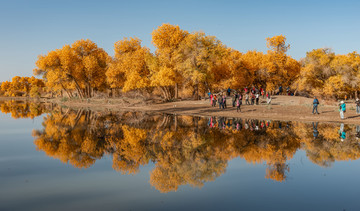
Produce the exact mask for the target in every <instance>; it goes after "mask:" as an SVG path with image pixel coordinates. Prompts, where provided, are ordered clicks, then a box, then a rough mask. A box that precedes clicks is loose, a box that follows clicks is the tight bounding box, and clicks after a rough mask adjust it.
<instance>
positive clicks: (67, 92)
mask: <svg viewBox="0 0 360 211" xmlns="http://www.w3.org/2000/svg"><path fill="white" fill-rule="evenodd" d="M61 87H62V88H63V89H64V90H65V92H66V94H67V95H68V97H69V98H71V95H70V93H69V91H68V90H67V89H66V88H65V87H64V85H63V84H62V83H61ZM61 96H62V92H61Z"/></svg>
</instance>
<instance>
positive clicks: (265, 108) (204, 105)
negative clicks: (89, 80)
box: [59, 96, 360, 124]
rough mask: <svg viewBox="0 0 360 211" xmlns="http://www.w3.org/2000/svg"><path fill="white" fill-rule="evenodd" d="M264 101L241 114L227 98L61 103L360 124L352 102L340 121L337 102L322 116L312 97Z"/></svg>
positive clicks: (322, 108) (94, 107)
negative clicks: (223, 101)
mask: <svg viewBox="0 0 360 211" xmlns="http://www.w3.org/2000/svg"><path fill="white" fill-rule="evenodd" d="M265 101H266V100H265V99H261V104H260V105H244V104H243V105H242V106H241V112H239V113H238V112H236V107H235V108H234V107H232V105H231V104H232V102H231V99H230V98H228V99H227V105H228V106H227V109H224V110H223V109H219V107H218V106H217V107H211V106H210V101H209V100H201V101H192V100H186V101H177V102H170V103H157V104H147V103H145V102H143V101H142V100H141V99H126V100H124V99H121V100H120V99H114V100H111V99H110V100H105V99H96V100H93V99H92V100H83V101H77V102H76V101H67V102H59V104H60V105H62V106H66V107H71V108H83V109H91V110H97V111H101V110H104V111H124V110H126V111H143V112H147V113H168V114H177V115H194V116H223V117H241V118H249V119H264V120H284V121H302V122H334V123H336V122H338V123H339V122H344V123H348V124H360V114H356V109H355V103H354V102H353V101H348V102H346V103H347V111H346V113H345V117H346V119H345V120H341V119H340V115H339V109H338V105H337V102H325V101H322V100H320V105H319V107H318V111H319V112H320V114H319V115H313V114H312V101H313V99H312V98H305V97H297V96H296V97H294V96H274V97H273V99H272V102H271V105H267V104H266V103H265Z"/></svg>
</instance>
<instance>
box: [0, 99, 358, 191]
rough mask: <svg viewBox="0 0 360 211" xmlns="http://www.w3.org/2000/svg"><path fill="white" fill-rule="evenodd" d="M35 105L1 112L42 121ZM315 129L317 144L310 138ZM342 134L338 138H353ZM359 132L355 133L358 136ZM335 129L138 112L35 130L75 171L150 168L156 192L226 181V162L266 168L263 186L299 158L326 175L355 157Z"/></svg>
mask: <svg viewBox="0 0 360 211" xmlns="http://www.w3.org/2000/svg"><path fill="white" fill-rule="evenodd" d="M31 107H34V105H23V104H20V105H15V104H14V105H10V104H7V105H6V106H5V105H3V104H1V108H2V111H5V112H9V111H10V110H11V112H12V115H13V116H14V117H15V118H18V117H20V116H28V117H30V118H33V116H36V115H40V114H41V111H45V110H46V109H45V108H42V109H40V110H38V111H40V113H36V112H32V111H30V108H31ZM314 125H316V138H314V127H315V126H314ZM356 128H359V127H355V126H345V127H344V128H343V131H351V130H355V129H356ZM359 130H360V129H359ZM338 131H339V125H335V124H325V123H322V124H308V123H300V122H279V121H263V120H251V119H240V118H224V117H221V118H219V117H211V118H200V117H192V116H173V115H165V114H164V115H155V116H154V115H148V114H146V113H142V112H113V113H111V112H94V111H85V110H71V109H68V110H66V111H64V109H61V108H59V107H57V108H55V109H53V110H52V112H51V113H50V114H47V115H46V116H45V117H44V121H43V129H41V130H34V131H33V136H34V139H35V140H34V143H35V145H36V147H37V150H40V151H44V152H45V153H46V155H47V156H50V157H53V158H56V159H59V160H60V161H61V162H64V163H69V164H71V165H72V166H74V167H77V168H88V167H90V166H91V165H93V164H94V163H95V162H96V160H99V159H101V158H102V157H103V156H106V155H110V156H112V158H113V161H112V162H113V164H112V167H113V169H114V170H116V171H119V172H121V173H122V174H136V173H137V172H138V171H139V168H140V167H141V166H143V165H146V164H148V163H149V162H153V163H155V168H154V169H153V170H152V171H151V174H150V184H151V185H153V186H154V187H155V188H156V189H157V190H159V191H160V192H169V191H176V190H177V189H178V187H179V186H181V185H190V186H193V187H202V186H203V185H204V183H205V182H208V181H214V180H215V179H216V178H217V177H219V176H220V175H222V174H224V173H225V171H226V168H227V164H228V162H229V161H230V160H231V159H234V158H237V157H240V158H243V159H244V160H246V162H248V163H252V164H261V163H265V164H266V165H267V170H266V176H265V178H268V179H272V180H276V181H279V182H283V181H285V180H286V178H287V175H288V172H289V171H290V167H289V165H288V163H287V162H289V160H290V159H291V158H292V157H293V156H294V154H295V153H296V151H297V150H299V149H302V150H304V151H306V155H307V157H308V158H309V160H310V161H311V162H313V163H315V164H317V165H320V166H323V167H328V166H331V164H332V163H334V162H335V161H338V160H356V159H358V158H359V157H360V145H359V142H358V138H357V133H349V132H348V133H347V137H346V139H345V141H343V142H342V141H341V140H340V138H339V132H338Z"/></svg>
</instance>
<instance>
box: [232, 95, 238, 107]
mask: <svg viewBox="0 0 360 211" xmlns="http://www.w3.org/2000/svg"><path fill="white" fill-rule="evenodd" d="M237 99H238V95H237V93H235V94H234V95H233V96H232V106H233V107H235V104H236V100H237Z"/></svg>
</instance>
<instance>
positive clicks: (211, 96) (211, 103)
mask: <svg viewBox="0 0 360 211" xmlns="http://www.w3.org/2000/svg"><path fill="white" fill-rule="evenodd" d="M213 98H214V95H213V94H210V105H211V107H212V106H213V103H214V102H213Z"/></svg>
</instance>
